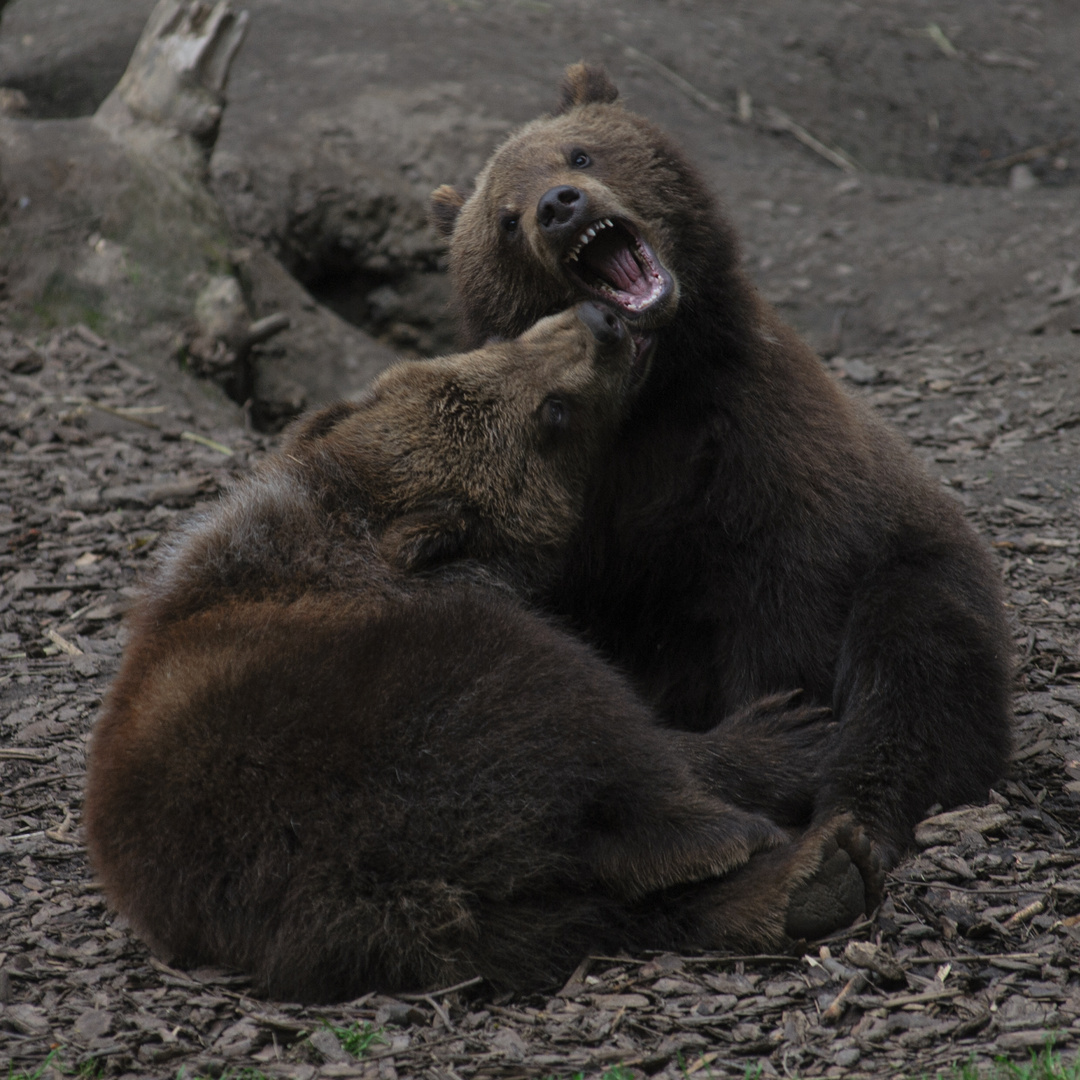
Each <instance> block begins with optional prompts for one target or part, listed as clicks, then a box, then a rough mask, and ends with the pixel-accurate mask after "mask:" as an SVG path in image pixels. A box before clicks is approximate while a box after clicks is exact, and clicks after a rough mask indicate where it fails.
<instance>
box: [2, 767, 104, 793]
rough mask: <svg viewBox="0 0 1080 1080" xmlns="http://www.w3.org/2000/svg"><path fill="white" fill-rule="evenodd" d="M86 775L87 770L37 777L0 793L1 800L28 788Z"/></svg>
mask: <svg viewBox="0 0 1080 1080" xmlns="http://www.w3.org/2000/svg"><path fill="white" fill-rule="evenodd" d="M85 773H86V770H85V769H80V770H79V771H78V772H58V773H49V775H48V776H35V777H34V778H33V779H32V780H24V781H23V782H22V783H21V784H16V785H15V786H14V787H9V788H8V789H7V790H6V791H0V799H6V798H8V797H9V796H11V795H14V794H16V793H17V792H19V791H25V790H26V789H27V788H32V787H38V786H39V785H40V784H50V783H52V781H53V780H70V779H71V778H72V777H75V776H84V775H85Z"/></svg>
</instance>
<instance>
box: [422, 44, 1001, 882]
mask: <svg viewBox="0 0 1080 1080" xmlns="http://www.w3.org/2000/svg"><path fill="white" fill-rule="evenodd" d="M617 96H618V91H617V90H616V88H615V87H614V85H613V84H612V83H611V82H610V80H609V79H608V78H607V76H606V75H605V74H604V73H603V71H601V70H599V69H594V68H588V67H585V66H584V65H577V66H575V67H573V68H571V69H569V70H568V72H567V77H566V80H565V82H564V84H563V90H562V102H561V106H560V108H559V111H558V113H557V114H556V115H554V116H549V117H543V118H541V119H538V120H535V121H533V122H532V123H530V124H527V125H526V126H525V127H523V128H522V129H521V130H519V131H518V132H516V133H514V134H513V135H511V136H510V138H509V139H508V140H507V141H506V142H505V143H504V144H503V145H502V146H501V147H500V148H499V149H497V150H496V151H495V153H494V154H493V155H492V158H491V160H490V161H489V162H488V164H487V165H486V166H485V167H484V169H483V170H482V171H481V173H480V175H479V176H478V177H477V179H476V186H475V189H474V191H473V192H472V193H471V194H469V195H468V196H466V195H465V193H462V192H459V191H456V190H455V189H453V188H451V187H448V186H444V187H442V188H439V189H438V190H437V191H436V192H435V194H434V196H433V206H432V213H433V219H434V221H435V223H436V225H437V226H438V227H439V228H440V229H441V230H442V232H443V234H444V235H445V236H446V237H448V239H449V243H450V270H451V274H452V276H453V279H454V285H455V291H456V295H457V304H458V307H459V310H460V313H461V316H462V320H463V327H464V332H465V337H466V340H467V341H468V342H476V341H484V340H487V339H488V338H489V337H490V336H492V335H504V336H512V335H514V334H516V333H518V332H519V331H520V330H521V329H522V328H523V327H525V326H528V325H530V324H531V323H532V322H534V321H535V320H536V319H539V318H541V317H543V316H544V315H547V314H548V313H550V312H552V311H559V310H561V309H563V308H565V307H567V306H569V305H570V304H573V303H575V302H577V301H579V300H581V299H583V298H592V299H596V300H598V301H600V302H601V303H603V304H605V305H607V306H608V307H609V308H610V309H611V310H612V311H615V312H617V313H618V314H619V315H620V316H621V317H622V318H624V319H626V320H627V321H628V323H629V325H630V327H631V329H632V331H633V332H634V333H637V334H645V333H649V334H652V335H653V336H654V337H655V341H656V352H655V359H654V362H653V365H652V368H651V372H650V374H649V377H648V379H647V381H646V383H645V385H644V386H643V387H642V390H641V393H640V394H639V395H638V397H637V398H636V400H635V402H634V404H633V406H632V408H631V410H630V413H629V416H628V418H627V421H626V423H625V424H624V425H623V426H622V428H621V429H620V431H619V434H618V437H617V439H616V441H615V444H614V446H613V447H612V449H611V450H610V452H609V453H608V454H607V456H606V458H605V461H604V464H603V465H602V466H601V467H600V468H599V469H598V470H597V472H596V475H595V478H594V482H593V484H592V485H591V489H590V492H589V495H588V499H587V501H586V508H585V517H584V524H583V528H582V530H581V532H580V534H579V536H578V537H577V538H576V540H575V542H574V545H573V547H572V549H571V553H570V557H569V558H568V560H567V569H566V572H565V573H564V574H563V575H562V577H561V579H560V581H559V582H558V584H557V587H556V588H554V589H553V590H552V591H551V594H550V595H549V597H548V598H547V600H546V603H545V606H546V607H548V608H549V609H550V610H551V611H552V612H553V613H555V614H558V615H559V616H561V617H562V618H564V619H565V620H566V621H568V622H569V624H570V625H572V626H573V627H574V628H576V629H577V630H578V632H580V633H581V634H582V635H583V636H584V637H586V639H587V640H589V641H591V642H592V643H593V644H594V645H596V646H597V647H598V648H599V649H600V650H601V651H602V652H603V653H604V654H605V655H607V656H609V657H610V658H612V659H613V660H614V661H615V662H616V663H617V664H618V665H619V666H620V669H621V670H623V671H625V672H627V673H628V674H629V675H630V677H631V679H632V681H633V683H634V685H635V687H636V688H637V689H638V690H639V692H640V693H641V694H642V696H643V697H644V698H645V699H646V700H647V701H649V702H650V703H651V704H652V705H653V706H654V707H655V708H656V709H657V711H658V713H659V714H660V715H661V716H662V717H663V719H664V720H665V721H666V722H667V723H670V724H672V725H674V726H677V727H679V728H683V729H692V730H704V729H706V728H709V727H710V726H712V725H714V724H727V723H729V718H730V716H731V714H732V713H733V712H734V711H736V710H738V709H740V708H742V707H743V706H744V705H745V704H746V703H747V702H749V701H751V700H753V699H754V698H756V697H758V696H760V695H762V694H769V693H773V692H776V691H780V690H784V689H788V688H791V687H801V688H803V689H804V690H805V692H806V700H807V701H809V702H816V703H818V704H820V705H823V706H827V707H830V708H831V709H832V710H833V713H834V715H835V718H836V720H837V721H838V722H839V725H840V728H839V737H838V738H837V740H836V743H835V746H834V748H833V751H832V755H831V759H830V760H829V762H828V763H827V765H826V766H825V768H824V770H823V772H822V774H821V776H820V781H819V783H818V788H817V791H816V792H815V796H814V804H813V807H812V808H808V807H806V806H804V805H803V804H801V803H799V802H798V801H794V802H788V801H786V800H784V799H783V798H778V797H777V795H776V793H775V792H774V791H772V790H771V787H770V784H769V783H768V782H767V778H766V777H764V776H762V775H761V774H759V773H758V772H757V771H756V769H755V767H754V766H753V763H752V762H750V761H747V763H746V765H747V767H746V769H745V771H744V775H743V779H742V783H741V784H740V786H739V787H738V789H735V788H732V789H729V794H730V795H731V797H733V798H738V799H739V801H740V802H741V804H742V805H746V806H750V807H762V808H764V809H767V810H769V812H770V813H773V814H774V815H775V816H776V817H777V819H778V820H784V821H789V822H797V821H801V820H806V817H807V816H808V813H809V811H810V810H811V809H812V813H813V817H814V819H816V820H825V819H828V818H829V817H831V816H832V815H834V814H836V813H837V812H849V813H851V814H853V815H854V817H855V819H856V820H857V821H859V822H860V823H861V824H864V825H865V826H866V827H867V829H868V830H869V831H870V833H871V834H872V835H873V837H874V840H875V841H876V842H877V844H878V846H879V849H880V851H881V853H882V855H883V856H884V857H885V859H886V860H887V861H889V862H892V861H895V859H896V858H897V857H898V855H899V853H900V852H901V851H902V850H903V849H904V847H905V846H906V845H907V844H909V843H910V842H911V839H912V827H913V825H914V823H915V822H916V821H918V820H919V819H920V818H921V817H922V816H923V815H924V813H925V812H926V810H927V809H928V808H929V807H930V806H931V805H933V804H935V803H941V804H944V805H946V806H952V805H956V804H957V803H961V802H967V801H972V800H980V799H984V798H985V797H986V794H987V791H988V789H989V787H990V785H991V783H993V781H994V780H995V779H997V778H998V777H999V776H1001V774H1002V773H1003V771H1004V768H1005V764H1006V762H1007V760H1008V755H1009V748H1010V707H1009V692H1010V688H1011V687H1010V684H1011V674H1012V671H1011V668H1012V642H1011V639H1010V635H1009V632H1008V628H1007V626H1006V624H1005V618H1004V612H1003V607H1002V598H1001V590H1000V587H999V584H998V583H999V578H1000V575H999V573H998V568H997V566H996V565H995V564H994V562H993V561H992V560H991V559H990V558H989V557H988V554H987V552H986V551H985V550H984V548H983V545H982V544H981V543H980V542H979V540H978V539H977V538H976V537H975V535H974V534H973V532H972V531H971V529H970V527H969V526H968V525H967V523H966V522H965V521H964V518H963V515H962V513H961V510H960V508H959V507H958V506H957V504H956V502H955V501H954V500H953V499H951V498H949V497H948V496H947V495H946V494H945V493H944V492H943V491H942V490H941V486H940V484H938V483H937V482H935V481H934V480H932V479H931V478H930V477H928V476H927V475H926V473H925V471H924V470H923V469H922V468H921V467H920V465H919V463H918V462H917V461H916V460H915V458H914V456H913V455H912V453H911V451H910V450H909V449H908V448H907V447H906V446H905V445H904V444H903V443H902V441H901V440H900V439H899V438H898V437H897V435H896V434H895V433H894V432H893V431H891V430H890V429H889V428H888V427H886V425H885V424H883V423H882V422H881V420H879V419H878V418H877V417H876V416H874V415H873V413H872V412H871V411H870V410H868V409H866V408H864V407H862V406H861V405H859V404H858V403H856V402H854V401H852V400H850V399H849V398H848V397H847V396H846V395H845V394H844V393H843V392H842V391H841V390H840V388H839V387H838V386H837V385H836V383H835V382H834V380H833V379H832V378H831V377H830V376H829V374H828V373H827V372H826V370H825V368H824V366H823V365H822V363H821V361H820V360H819V359H818V358H817V357H816V356H815V355H814V354H813V353H812V352H811V350H810V349H809V348H808V347H807V346H806V345H805V344H804V343H803V342H802V341H800V340H799V339H798V337H797V336H796V335H795V334H794V332H793V331H792V330H791V329H790V328H789V327H787V326H785V325H784V324H783V323H782V322H781V320H780V319H779V317H778V316H777V314H776V312H775V311H773V310H772V309H771V308H770V307H769V306H768V305H767V304H766V303H765V302H764V301H763V300H762V299H761V297H760V296H759V295H758V293H757V292H756V290H755V289H754V287H753V286H752V285H751V283H750V282H749V280H748V279H747V278H746V276H745V275H744V272H743V270H742V268H741V266H740V259H739V251H738V245H737V243H736V241H735V238H734V236H733V235H732V232H731V229H730V227H729V226H728V224H727V223H726V222H725V221H724V220H723V218H722V217H721V216H720V214H719V212H718V210H717V208H716V205H715V202H714V200H713V198H712V196H711V195H710V194H709V192H708V190H707V188H706V186H705V184H704V181H703V180H702V178H701V177H700V175H699V174H698V172H697V170H695V169H694V167H693V166H692V165H691V164H690V163H689V162H688V161H687V160H686V159H685V157H684V156H683V155H682V153H681V152H680V151H679V150H678V148H676V147H675V146H674V145H673V144H672V142H671V140H670V139H669V138H667V136H665V135H664V134H663V133H662V132H660V131H659V130H657V128H655V127H654V126H653V125H652V124H650V123H649V122H648V121H647V120H645V119H643V118H642V117H640V116H636V115H634V114H633V113H631V112H629V111H627V110H625V109H623V108H622V107H621V106H620V105H619V104H618V103H617V101H616V98H617Z"/></svg>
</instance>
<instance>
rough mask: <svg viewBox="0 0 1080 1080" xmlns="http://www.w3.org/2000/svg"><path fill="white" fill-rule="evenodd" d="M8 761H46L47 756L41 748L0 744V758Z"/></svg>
mask: <svg viewBox="0 0 1080 1080" xmlns="http://www.w3.org/2000/svg"><path fill="white" fill-rule="evenodd" d="M4 758H6V759H8V760H9V761H48V760H50V759H49V758H47V757H45V754H44V752H43V751H41V750H31V749H30V748H29V747H27V748H26V749H23V748H22V747H19V746H0V759H4Z"/></svg>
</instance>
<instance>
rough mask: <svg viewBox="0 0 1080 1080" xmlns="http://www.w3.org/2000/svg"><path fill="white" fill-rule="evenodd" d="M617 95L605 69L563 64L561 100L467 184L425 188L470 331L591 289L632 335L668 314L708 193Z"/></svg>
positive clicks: (474, 338) (557, 305)
mask: <svg viewBox="0 0 1080 1080" xmlns="http://www.w3.org/2000/svg"><path fill="white" fill-rule="evenodd" d="M617 96H618V91H617V90H616V88H615V86H614V85H613V84H612V83H611V82H610V80H609V79H608V77H607V76H606V75H605V74H604V73H603V71H602V70H600V69H596V68H589V67H586V66H585V65H583V64H578V65H575V66H574V67H571V68H569V69H568V70H567V73H566V77H565V79H564V82H563V87H562V104H561V108H560V110H559V111H558V112H557V113H556V114H555V115H553V116H547V117H542V118H540V119H538V120H534V121H532V122H531V123H529V124H526V125H525V126H524V127H523V128H521V129H520V130H519V131H517V132H516V133H515V134H513V135H511V136H510V138H509V139H508V140H507V141H506V142H505V143H503V145H502V146H501V147H499V148H498V149H497V150H496V151H495V153H494V155H493V156H492V158H491V160H490V161H489V162H488V163H487V165H486V166H485V167H484V169H483V170H482V171H481V172H480V174H479V176H478V177H477V179H476V185H475V188H474V189H473V191H472V193H471V194H470V195H468V196H466V195H465V194H464V193H463V192H460V191H458V190H457V189H455V188H453V187H450V186H449V185H444V186H442V187H440V188H438V189H437V190H436V191H435V192H434V194H433V195H432V203H431V219H432V222H433V224H434V225H435V227H436V229H437V230H438V231H439V232H440V233H441V234H442V235H443V237H444V238H446V239H448V240H449V244H450V266H451V273H452V275H453V277H454V284H455V290H456V293H457V296H458V299H459V306H460V308H461V314H462V316H463V322H464V332H465V338H466V341H468V342H469V343H473V344H475V343H477V342H480V341H483V340H484V339H485V337H486V335H489V334H493V333H495V334H500V335H504V336H512V335H514V334H517V333H519V332H520V331H521V330H522V329H523V328H524V327H525V326H529V325H531V324H532V323H533V322H534V321H535V320H537V319H539V318H541V317H542V316H544V315H548V314H551V313H552V312H554V311H559V310H562V309H563V308H565V307H568V306H569V305H571V304H573V303H575V302H576V301H579V300H582V299H586V298H589V299H595V300H597V301H599V302H600V303H603V304H605V305H608V306H610V307H611V308H612V309H613V310H615V311H616V312H617V313H618V314H619V316H620V317H621V318H623V319H625V320H626V321H627V322H628V324H629V325H630V327H631V330H632V332H633V333H634V334H636V335H638V336H639V337H644V336H645V335H646V334H648V333H649V332H651V331H653V330H655V329H656V328H658V327H660V326H663V325H664V324H666V323H667V322H669V321H670V320H671V319H672V318H673V317H674V315H675V312H676V309H677V308H678V305H679V296H680V290H681V289H684V288H685V287H686V285H687V284H688V282H687V281H686V280H684V279H685V278H687V277H689V278H694V276H695V268H696V266H699V265H701V262H702V260H701V259H700V257H697V256H698V253H696V252H695V251H694V250H693V248H694V245H695V244H700V243H701V240H700V239H698V238H699V237H700V234H701V232H702V230H701V229H700V227H699V226H700V223H701V222H702V221H703V220H711V219H712V216H713V214H714V208H713V205H712V200H711V198H710V196H709V194H708V192H707V190H706V189H705V187H704V185H703V183H702V181H701V179H700V177H699V176H698V174H697V172H696V171H695V170H694V169H693V168H692V166H690V165H689V164H688V163H687V162H686V160H685V159H684V158H683V156H682V154H681V153H680V151H679V150H678V149H677V148H676V147H675V146H674V145H673V144H672V143H671V142H670V140H669V139H668V138H667V136H665V135H664V134H663V133H662V132H661V131H659V130H658V129H657V128H656V127H654V126H653V125H652V124H651V123H649V122H648V121H647V120H645V119H643V118H642V117H640V116H636V115H635V114H633V113H631V112H629V111H628V110H626V109H624V108H623V107H622V106H621V105H620V104H619V103H618V102H617V101H616V98H617Z"/></svg>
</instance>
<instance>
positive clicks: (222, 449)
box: [180, 431, 233, 457]
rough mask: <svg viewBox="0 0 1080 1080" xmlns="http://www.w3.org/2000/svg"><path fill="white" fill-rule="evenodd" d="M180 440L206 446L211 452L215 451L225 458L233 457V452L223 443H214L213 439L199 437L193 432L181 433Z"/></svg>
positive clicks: (203, 436)
mask: <svg viewBox="0 0 1080 1080" xmlns="http://www.w3.org/2000/svg"><path fill="white" fill-rule="evenodd" d="M180 438H181V439H187V441H188V442H193V443H198V444H199V445H200V446H208V447H209V448H210V449H211V450H216V451H217V452H218V453H219V454H224V455H225V456H226V457H232V456H233V452H232V451H231V450H230V449H229V448H228V447H227V446H225V444H224V443H219V442H214V440H213V439H208V438H207V437H206V436H205V435H199V434H197V433H196V432H194V431H181V432H180Z"/></svg>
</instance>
